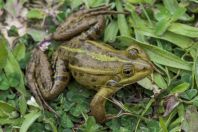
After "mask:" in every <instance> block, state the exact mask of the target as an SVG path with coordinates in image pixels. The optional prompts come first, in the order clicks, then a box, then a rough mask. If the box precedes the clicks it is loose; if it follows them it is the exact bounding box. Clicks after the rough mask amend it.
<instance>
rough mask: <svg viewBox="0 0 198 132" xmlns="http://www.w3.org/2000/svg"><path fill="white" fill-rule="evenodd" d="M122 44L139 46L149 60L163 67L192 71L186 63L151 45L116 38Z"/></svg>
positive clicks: (127, 38) (131, 39)
mask: <svg viewBox="0 0 198 132" xmlns="http://www.w3.org/2000/svg"><path fill="white" fill-rule="evenodd" d="M118 38H119V40H121V42H122V43H124V44H125V45H128V46H130V45H131V44H136V45H139V46H140V47H142V48H144V50H145V52H146V53H147V54H148V56H149V58H150V59H151V60H152V61H153V62H155V63H159V64H162V65H165V66H170V67H173V68H178V69H183V70H189V71H191V70H192V65H191V64H190V63H188V62H186V61H183V60H181V59H180V58H179V57H177V56H176V55H174V54H171V53H170V52H167V51H165V50H163V49H161V48H158V47H156V46H153V45H149V44H146V43H142V42H139V41H137V40H135V39H133V38H130V37H118Z"/></svg>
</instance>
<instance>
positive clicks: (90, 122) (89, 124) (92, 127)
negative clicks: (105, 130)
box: [80, 116, 100, 132]
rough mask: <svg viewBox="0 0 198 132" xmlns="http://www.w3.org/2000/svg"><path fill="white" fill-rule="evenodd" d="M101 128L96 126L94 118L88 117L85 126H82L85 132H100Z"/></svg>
mask: <svg viewBox="0 0 198 132" xmlns="http://www.w3.org/2000/svg"><path fill="white" fill-rule="evenodd" d="M99 128H100V126H99V125H97V124H96V120H95V119H94V117H92V116H91V117H88V119H87V120H86V122H85V124H83V125H82V126H81V128H80V129H81V130H82V131H83V132H97V131H99Z"/></svg>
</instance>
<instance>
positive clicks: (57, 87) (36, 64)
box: [26, 48, 70, 102]
mask: <svg viewBox="0 0 198 132" xmlns="http://www.w3.org/2000/svg"><path fill="white" fill-rule="evenodd" d="M54 56H55V57H54V58H55V59H54V61H53V65H54V66H53V68H54V69H53V70H54V71H53V70H52V67H51V64H50V63H49V61H48V58H47V56H46V55H45V54H44V53H43V51H41V50H40V49H38V48H36V49H34V51H33V53H32V58H31V60H30V62H29V64H28V66H27V70H26V71H27V72H26V78H27V83H28V86H29V87H30V89H31V91H32V92H33V94H34V96H35V97H36V98H37V100H41V101H42V99H38V95H39V94H41V95H40V96H42V97H40V96H39V98H44V99H45V100H51V99H53V98H55V97H56V96H58V95H59V94H60V93H61V92H62V91H63V90H64V89H65V87H66V85H67V84H68V82H69V78H70V74H69V72H68V70H67V61H66V60H65V59H63V58H62V57H61V55H59V54H58V52H55V54H54ZM53 72H54V73H53ZM42 102H43V101H42Z"/></svg>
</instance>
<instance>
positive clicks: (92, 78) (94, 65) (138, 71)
mask: <svg viewBox="0 0 198 132" xmlns="http://www.w3.org/2000/svg"><path fill="white" fill-rule="evenodd" d="M112 13H115V12H113V11H109V10H108V7H106V6H104V7H100V8H96V9H91V10H80V11H78V12H76V13H74V14H72V15H71V16H70V17H69V18H67V20H66V21H65V22H64V23H63V24H61V25H60V26H59V27H58V28H57V31H56V32H55V33H54V34H52V36H51V37H52V39H55V40H69V41H67V42H65V43H63V44H62V45H61V46H59V47H58V49H57V50H56V51H55V53H54V55H53V59H52V62H51V63H49V61H48V58H47V56H46V55H45V54H44V53H43V52H42V51H41V50H40V49H39V48H36V49H35V50H34V51H33V54H32V58H31V60H30V63H29V65H28V66H27V74H26V77H27V81H28V85H29V87H30V89H31V91H32V92H33V94H34V95H35V96H36V97H37V100H39V101H40V103H44V104H45V101H44V100H52V99H54V98H55V97H57V96H58V95H59V94H60V93H61V92H63V90H64V89H65V87H66V86H67V84H68V83H69V80H70V78H71V76H72V77H73V78H74V79H75V80H76V81H77V82H78V83H80V84H82V85H83V86H85V87H87V88H90V89H93V90H96V91H97V93H96V95H95V96H94V98H93V100H92V101H91V104H90V107H91V115H93V116H94V117H95V118H96V120H97V121H98V122H103V121H105V120H106V119H107V117H108V116H107V115H106V114H105V102H106V98H109V97H110V96H112V95H113V94H114V93H115V92H117V91H118V90H119V89H121V88H122V87H124V86H126V85H129V84H132V83H135V82H136V81H138V80H140V79H142V78H144V77H145V76H147V75H149V74H150V73H151V72H152V65H151V63H150V61H149V59H148V58H147V56H146V54H145V53H144V51H143V50H142V49H140V48H139V47H137V46H131V47H129V48H128V49H127V50H116V49H114V48H112V47H111V46H109V45H106V44H104V43H101V42H96V41H94V40H96V39H97V38H98V37H99V36H100V34H101V32H102V31H103V29H104V25H105V19H104V16H103V14H112ZM51 65H52V66H51ZM52 69H53V70H52ZM45 105H47V104H45Z"/></svg>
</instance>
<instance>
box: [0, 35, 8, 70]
mask: <svg viewBox="0 0 198 132" xmlns="http://www.w3.org/2000/svg"><path fill="white" fill-rule="evenodd" d="M7 57H8V49H7V42H6V39H4V38H3V37H1V36H0V70H1V69H2V68H3V67H4V66H5V64H6V61H7Z"/></svg>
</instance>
